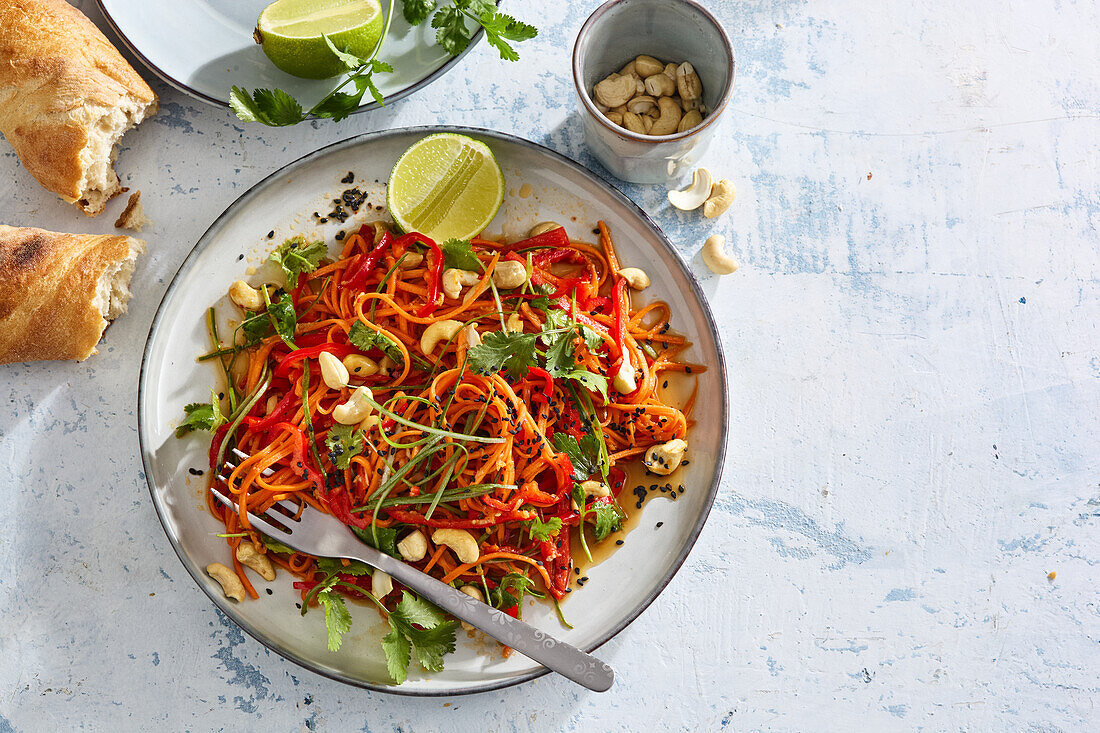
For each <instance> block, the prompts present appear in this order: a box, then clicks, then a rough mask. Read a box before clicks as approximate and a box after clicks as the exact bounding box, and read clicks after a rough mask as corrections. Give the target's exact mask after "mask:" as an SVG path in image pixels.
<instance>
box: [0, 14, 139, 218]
mask: <svg viewBox="0 0 1100 733" xmlns="http://www.w3.org/2000/svg"><path fill="white" fill-rule="evenodd" d="M156 109H157V98H156V95H155V94H153V91H152V89H150V88H149V85H148V84H146V83H145V81H144V80H143V79H142V78H141V77H140V76H139V75H138V74H137V72H136V71H134V69H133V68H132V67H131V66H130V65H129V64H128V63H127V62H126V60H125V59H124V58H122V56H121V55H120V54H119V52H118V51H117V50H116V49H115V47H114V46H112V45H111V44H110V42H109V41H107V39H106V38H105V37H104V36H103V34H102V33H101V32H100V31H99V29H98V28H96V27H95V26H94V25H93V24H92V23H91V21H89V20H88V19H87V18H85V17H84V15H83V14H81V13H80V11H79V10H77V9H76V8H74V7H73V6H71V5H69V4H68V3H67V2H65V1H64V0H5V2H2V3H0V132H2V133H3V134H4V137H5V138H7V140H8V142H9V143H11V145H12V147H13V148H15V152H16V153H17V154H18V155H19V160H20V161H21V162H22V163H23V166H24V167H25V168H26V169H27V171H28V172H29V173H30V174H31V175H33V176H34V177H35V178H36V179H38V182H39V183H41V184H42V185H43V186H44V187H46V188H47V189H49V190H50V191H53V192H54V193H56V194H57V195H58V196H60V197H62V198H63V199H65V200H66V201H68V202H70V203H74V204H76V205H77V206H78V207H80V209H81V210H82V211H83V212H84V213H85V214H87V215H88V216H95V215H97V214H99V213H100V212H102V211H103V208H104V207H105V206H106V204H107V201H109V200H110V199H111V197H113V196H115V195H117V194H118V193H120V191H121V185H120V183H119V180H118V177H117V176H116V175H115V173H114V171H113V170H112V166H113V165H114V161H115V158H116V157H117V155H118V143H119V140H120V139H121V137H122V135H123V134H124V133H125V132H126V131H127V130H129V129H130V128H132V127H133V126H134V125H136V124H138V123H139V122H141V121H142V120H144V119H146V118H147V117H149V116H151V115H152V114H154V113H155V112H156Z"/></svg>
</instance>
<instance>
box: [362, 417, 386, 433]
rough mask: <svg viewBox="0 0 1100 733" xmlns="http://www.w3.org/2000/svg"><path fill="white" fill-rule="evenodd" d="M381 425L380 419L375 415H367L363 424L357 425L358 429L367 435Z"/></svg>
mask: <svg viewBox="0 0 1100 733" xmlns="http://www.w3.org/2000/svg"><path fill="white" fill-rule="evenodd" d="M381 424H382V418H380V417H378V416H377V415H367V417H366V419H364V420H363V422H361V423H359V429H360V430H362V431H363V432H364V433H369V432H370V431H372V430H374V429H375V428H376V427H378V426H379V425H381Z"/></svg>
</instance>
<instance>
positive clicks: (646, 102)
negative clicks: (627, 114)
mask: <svg viewBox="0 0 1100 733" xmlns="http://www.w3.org/2000/svg"><path fill="white" fill-rule="evenodd" d="M626 108H627V109H628V110H630V111H631V112H633V113H634V114H636V115H644V114H645V113H646V112H649V111H650V110H652V109H656V108H657V100H656V99H654V98H653V97H647V96H645V95H644V94H643V95H642V96H640V97H634V99H632V100H630V101H629V102H627V103H626Z"/></svg>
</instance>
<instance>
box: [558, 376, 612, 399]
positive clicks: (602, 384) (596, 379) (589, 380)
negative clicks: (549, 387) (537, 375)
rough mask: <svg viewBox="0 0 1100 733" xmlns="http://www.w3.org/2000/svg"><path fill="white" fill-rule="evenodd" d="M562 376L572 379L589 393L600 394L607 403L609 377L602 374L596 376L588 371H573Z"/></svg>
mask: <svg viewBox="0 0 1100 733" xmlns="http://www.w3.org/2000/svg"><path fill="white" fill-rule="evenodd" d="M562 376H563V377H565V378H566V379H572V380H573V381H574V382H576V383H577V384H579V385H581V386H582V387H584V388H585V389H587V390H589V391H592V392H598V393H599V394H600V396H601V397H603V399H604V401H605V402H606V401H607V377H605V376H603V375H602V374H595V373H593V372H590V371H588V370H587V369H573V370H570V371H568V372H566V373H565V374H563V375H562Z"/></svg>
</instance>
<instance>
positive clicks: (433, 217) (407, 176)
mask: <svg viewBox="0 0 1100 733" xmlns="http://www.w3.org/2000/svg"><path fill="white" fill-rule="evenodd" d="M387 188H388V191H387V203H388V204H389V208H390V215H391V216H393V220H394V221H395V222H397V225H398V226H399V227H401V229H402V230H404V231H406V232H420V233H421V234H424V235H426V236H428V237H431V238H432V239H434V240H435V241H437V242H443V241H446V240H448V239H470V238H471V237H473V236H474V235H476V234H480V233H481V232H482V231H484V230H485V227H487V226H489V222H491V221H492V220H493V217H494V216H496V214H497V211H498V210H499V209H500V204H501V202H503V201H504V174H503V173H501V172H500V166H499V165H497V161H496V158H494V157H493V151H492V150H490V149H489V146H488V145H486V144H485V143H482V142H478V141H477V140H474V139H472V138H469V137H466V136H465V135H456V134H454V133H451V132H442V133H439V134H437V135H430V136H428V137H426V138H424V139H423V140H419V141H418V142H416V143H415V144H413V146H412V147H410V148H409V149H408V150H406V151H405V152H404V154H402V156H401V158H400V159H398V161H397V164H396V165H394V167H393V172H392V173H390V182H389V185H388V187H387Z"/></svg>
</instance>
